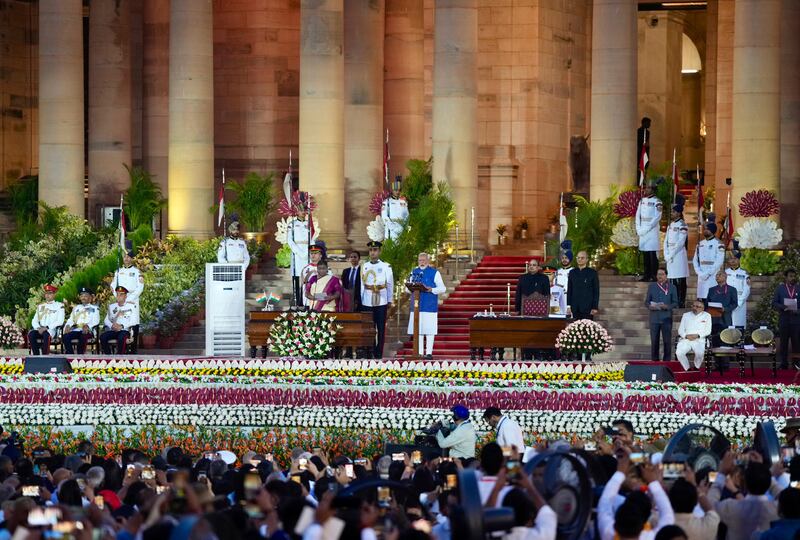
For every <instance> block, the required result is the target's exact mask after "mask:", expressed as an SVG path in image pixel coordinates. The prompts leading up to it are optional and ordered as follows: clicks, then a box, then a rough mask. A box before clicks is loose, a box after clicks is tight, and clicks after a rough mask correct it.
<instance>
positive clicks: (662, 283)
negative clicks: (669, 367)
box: [644, 268, 678, 362]
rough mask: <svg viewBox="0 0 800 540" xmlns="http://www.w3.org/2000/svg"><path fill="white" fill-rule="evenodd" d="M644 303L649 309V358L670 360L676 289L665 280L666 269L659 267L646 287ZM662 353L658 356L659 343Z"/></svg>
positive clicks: (676, 303) (676, 301)
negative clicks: (653, 281) (662, 346)
mask: <svg viewBox="0 0 800 540" xmlns="http://www.w3.org/2000/svg"><path fill="white" fill-rule="evenodd" d="M644 305H645V307H647V309H649V310H650V360H655V361H657V360H658V359H659V358H662V359H663V360H664V362H669V361H670V360H672V310H673V309H675V308H676V307H678V289H677V288H676V287H675V285H673V284H672V283H670V282H669V281H668V280H667V271H666V270H664V269H663V268H659V269H658V271H657V272H656V282H655V283H651V284H650V285H649V286H648V288H647V296H645V299H644ZM661 342H663V343H664V355H663V357H662V356H659V354H658V353H659V350H658V349H659V343H661Z"/></svg>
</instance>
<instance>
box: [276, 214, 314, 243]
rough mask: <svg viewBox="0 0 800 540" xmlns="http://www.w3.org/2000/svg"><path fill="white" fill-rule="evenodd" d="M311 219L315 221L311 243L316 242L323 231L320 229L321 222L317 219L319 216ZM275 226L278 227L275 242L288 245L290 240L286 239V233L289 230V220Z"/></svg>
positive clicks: (284, 219) (279, 222) (281, 220)
mask: <svg viewBox="0 0 800 540" xmlns="http://www.w3.org/2000/svg"><path fill="white" fill-rule="evenodd" d="M311 219H313V220H314V237H313V238H312V239H311V241H312V242H313V241H314V240H316V239H317V237H319V233H320V231H321V229H320V227H319V220H318V219H317V216H312V218H311ZM275 226H276V230H275V240H276V241H278V242H280V243H281V244H286V243H288V242H289V240H288V239H287V238H286V233H287V231H288V230H289V218H283V219H280V220H278V221H277V222H276V223H275Z"/></svg>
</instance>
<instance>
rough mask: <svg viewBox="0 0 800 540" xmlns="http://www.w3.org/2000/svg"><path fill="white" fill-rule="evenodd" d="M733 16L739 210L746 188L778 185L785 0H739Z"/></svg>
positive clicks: (733, 202) (734, 163)
mask: <svg viewBox="0 0 800 540" xmlns="http://www.w3.org/2000/svg"><path fill="white" fill-rule="evenodd" d="M735 17H736V18H735V22H734V24H735V33H734V37H733V137H732V138H733V148H732V175H731V178H732V179H733V192H732V195H731V206H733V207H734V210H735V211H736V212H737V213H738V203H739V200H740V199H741V197H742V195H744V194H745V193H746V192H748V191H750V190H753V189H769V190H773V191H775V192H776V193H777V192H778V190H779V187H780V171H779V167H780V150H781V146H780V145H781V140H780V133H781V118H780V110H781V104H780V89H781V76H780V29H781V0H736V15H735ZM716 207H717V208H722V206H721V202H720V201H719V200H718V202H717V205H716ZM735 223H738V224H741V220H738V219H737V220H736V221H735Z"/></svg>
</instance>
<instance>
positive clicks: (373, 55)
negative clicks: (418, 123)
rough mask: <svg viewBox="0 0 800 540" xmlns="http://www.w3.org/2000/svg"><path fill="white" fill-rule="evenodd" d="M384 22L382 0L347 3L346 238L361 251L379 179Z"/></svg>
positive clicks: (360, 0)
mask: <svg viewBox="0 0 800 540" xmlns="http://www.w3.org/2000/svg"><path fill="white" fill-rule="evenodd" d="M383 18H384V12H383V1H382V0H376V1H374V2H364V1H363V0H345V4H344V27H345V37H344V95H345V105H344V118H345V120H344V139H345V145H344V177H345V201H346V202H345V209H346V215H347V238H348V240H349V241H350V243H351V244H352V245H355V246H357V247H359V248H363V245H364V243H366V242H367V230H366V228H367V224H368V223H369V222H370V221H371V218H372V216H371V215H370V214H369V212H368V211H367V210H366V209H367V208H368V207H369V203H370V200H371V199H372V196H373V195H374V193H375V192H376V191H377V190H378V188H379V186H380V184H381V179H382V176H383V171H382V166H383V144H382V141H383V137H382V135H381V132H382V131H383Z"/></svg>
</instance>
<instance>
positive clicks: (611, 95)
mask: <svg viewBox="0 0 800 540" xmlns="http://www.w3.org/2000/svg"><path fill="white" fill-rule="evenodd" d="M636 39H637V37H636V2H635V1H634V0H594V9H593V11H592V123H591V149H592V152H591V160H592V161H591V173H590V188H589V189H590V196H591V198H592V199H602V198H605V197H607V196H608V195H609V193H610V188H611V186H612V185H617V186H620V185H628V184H632V183H634V182H635V181H636V162H637V159H636V128H637V127H639V119H638V118H637V115H636V100H637V96H636Z"/></svg>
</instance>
